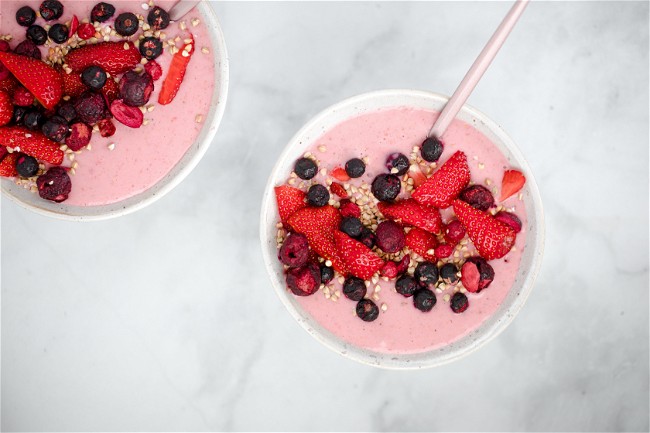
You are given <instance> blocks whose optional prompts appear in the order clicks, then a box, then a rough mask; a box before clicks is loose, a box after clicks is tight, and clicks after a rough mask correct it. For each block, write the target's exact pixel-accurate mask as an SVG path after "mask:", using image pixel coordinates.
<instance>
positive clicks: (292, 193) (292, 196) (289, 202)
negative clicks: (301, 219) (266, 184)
mask: <svg viewBox="0 0 650 433" xmlns="http://www.w3.org/2000/svg"><path fill="white" fill-rule="evenodd" d="M305 196H306V194H305V192H304V191H301V190H299V189H297V188H294V187H292V186H289V185H281V186H276V187H275V200H276V201H277V203H278V213H279V214H280V220H281V221H282V224H284V225H285V226H287V225H288V224H289V217H290V216H291V215H293V214H294V213H295V212H296V211H297V210H299V209H302V208H304V207H306V206H307V203H305Z"/></svg>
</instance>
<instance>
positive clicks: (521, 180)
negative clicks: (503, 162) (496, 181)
mask: <svg viewBox="0 0 650 433" xmlns="http://www.w3.org/2000/svg"><path fill="white" fill-rule="evenodd" d="M525 183H526V177H525V176H524V175H523V174H522V172H520V171H519V170H506V171H505V172H504V173H503V180H502V181H501V197H500V198H499V200H500V201H504V200H505V199H507V198H508V197H511V196H513V195H515V194H517V193H518V192H519V190H520V189H521V188H523V186H524V184H525Z"/></svg>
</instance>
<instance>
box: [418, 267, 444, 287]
mask: <svg viewBox="0 0 650 433" xmlns="http://www.w3.org/2000/svg"><path fill="white" fill-rule="evenodd" d="M413 275H414V276H415V279H416V280H417V281H419V282H420V283H421V284H423V285H424V286H429V285H433V284H436V283H437V282H438V276H439V273H438V266H436V264H435V263H432V262H426V261H425V262H420V263H418V265H417V267H416V268H415V273H414V274H413Z"/></svg>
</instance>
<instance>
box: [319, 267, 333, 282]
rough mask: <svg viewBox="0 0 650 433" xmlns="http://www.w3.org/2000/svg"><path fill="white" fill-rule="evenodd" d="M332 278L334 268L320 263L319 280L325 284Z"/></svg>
mask: <svg viewBox="0 0 650 433" xmlns="http://www.w3.org/2000/svg"><path fill="white" fill-rule="evenodd" d="M333 279H334V269H332V268H331V267H330V266H327V265H325V264H324V263H321V264H320V282H321V283H322V284H327V283H329V282H330V281H332V280H333Z"/></svg>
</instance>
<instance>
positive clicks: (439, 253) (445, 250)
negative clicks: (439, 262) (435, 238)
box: [434, 244, 454, 259]
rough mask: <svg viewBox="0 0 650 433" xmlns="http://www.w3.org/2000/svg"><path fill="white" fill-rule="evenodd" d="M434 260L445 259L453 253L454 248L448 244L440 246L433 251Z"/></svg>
mask: <svg viewBox="0 0 650 433" xmlns="http://www.w3.org/2000/svg"><path fill="white" fill-rule="evenodd" d="M434 252H435V255H436V258H438V259H446V258H447V257H449V256H451V255H452V254H453V253H454V247H452V246H451V245H449V244H440V245H438V246H437V247H436V248H435V249H434Z"/></svg>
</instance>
